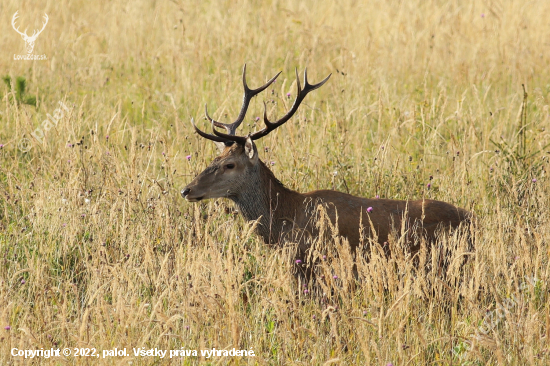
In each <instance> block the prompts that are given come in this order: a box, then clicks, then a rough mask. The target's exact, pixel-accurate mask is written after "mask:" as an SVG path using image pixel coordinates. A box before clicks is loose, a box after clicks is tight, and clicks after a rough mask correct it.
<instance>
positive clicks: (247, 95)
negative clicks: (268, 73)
mask: <svg viewBox="0 0 550 366" xmlns="http://www.w3.org/2000/svg"><path fill="white" fill-rule="evenodd" d="M279 75H281V72H280V71H279V73H277V75H275V76H274V77H272V78H271V80H269V81H268V82H267V83H266V84H264V85H262V86H260V87H259V88H257V89H250V88H249V87H248V84H247V83H246V64H244V67H243V88H244V95H243V104H242V107H241V111H240V112H239V115H238V116H237V119H236V120H235V121H234V122H233V123H221V122H218V121H215V120H213V119H211V118H210V117H208V116H207V118H208V119H209V120H210V121H211V122H212V123H213V124H214V126H216V127H220V128H225V130H226V131H227V132H228V134H229V135H231V136H234V135H235V132H236V131H237V128H238V127H239V126H240V125H241V123H242V122H243V120H244V117H245V116H246V112H247V110H248V106H249V104H250V100H251V99H252V98H253V97H254V96H256V95H257V94H258V93H261V92H262V91H264V90H265V89H267V87H268V86H270V85H271V83H273V82H274V81H275V79H277V77H278V76H279Z"/></svg>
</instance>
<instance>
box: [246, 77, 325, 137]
mask: <svg viewBox="0 0 550 366" xmlns="http://www.w3.org/2000/svg"><path fill="white" fill-rule="evenodd" d="M331 75H332V73H331V74H329V75H328V76H327V77H326V78H325V79H324V80H323V81H321V82H320V83H317V84H310V83H308V81H307V68H306V69H305V70H304V88H303V89H302V86H301V85H300V78H299V77H298V70H297V69H296V86H297V89H298V94H297V95H296V99H295V100H294V103H293V104H292V107H291V108H290V110H289V111H288V112H287V114H285V115H284V116H283V117H282V118H281V119H280V120H278V121H275V122H270V121H269V120H268V118H267V111H266V107H265V103H264V123H265V128H263V129H262V130H260V131H258V132H255V133H253V134H252V135H251V136H250V138H251V139H252V140H257V139H259V138H262V137H264V136H266V135H267V134H268V133H270V132H271V131H273V130H274V129H276V128H277V127H279V126H281V125H282V124H284V123H285V122H287V121H288V120H289V119H291V118H292V116H293V115H294V113H296V111H297V110H298V107H300V104H301V103H302V101H303V100H304V98H305V97H306V95H307V94H308V93H309V92H311V91H313V90H315V89H318V88H320V87H321V86H323V84H324V83H326V82H327V80H328V79H329V78H330V76H331Z"/></svg>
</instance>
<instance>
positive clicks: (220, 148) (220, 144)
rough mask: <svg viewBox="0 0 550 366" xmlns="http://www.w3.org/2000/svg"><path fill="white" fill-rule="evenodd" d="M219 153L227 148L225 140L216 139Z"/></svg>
mask: <svg viewBox="0 0 550 366" xmlns="http://www.w3.org/2000/svg"><path fill="white" fill-rule="evenodd" d="M214 143H215V144H216V147H217V148H218V151H219V153H220V154H221V153H222V152H223V151H224V150H225V144H224V143H223V142H218V141H214Z"/></svg>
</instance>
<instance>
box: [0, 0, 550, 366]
mask: <svg viewBox="0 0 550 366" xmlns="http://www.w3.org/2000/svg"><path fill="white" fill-rule="evenodd" d="M0 10H1V11H0V14H1V16H0V31H1V32H0V42H1V43H0V44H1V45H2V47H1V52H0V56H1V57H0V76H1V77H5V76H10V77H11V80H12V82H11V89H10V88H8V86H7V83H5V82H1V81H0V83H1V85H0V100H1V106H0V125H1V128H0V144H1V145H0V253H1V254H0V364H1V365H11V364H36V365H38V364H44V365H47V364H52V365H66V364H68V365H72V364H84V365H87V364H102V365H103V364H105V365H128V364H132V365H195V364H201V365H202V364H205V365H206V364H212V365H225V364H230V365H248V364H250V365H256V364H258V365H324V364H333V365H382V366H384V365H387V364H393V365H400V366H401V365H548V364H550V348H549V347H550V346H549V344H550V306H549V304H548V302H549V296H548V291H549V286H548V283H549V280H550V277H549V275H550V273H549V271H550V266H549V256H550V247H549V241H550V220H549V219H550V204H549V203H550V200H549V199H548V194H549V193H550V192H549V191H550V181H549V179H548V175H547V170H548V167H549V154H550V147H549V146H548V144H550V134H549V127H550V126H549V119H550V110H549V106H548V105H549V103H550V94H549V93H550V71H549V70H550V68H549V64H550V22H549V21H548V20H549V19H550V2H548V1H543V0H540V1H530V2H525V1H519V0H509V1H504V0H502V1H498V0H495V1H493V0H489V1H486V2H483V3H482V2H476V1H430V0H429V1H420V0H410V1H368V2H360V1H338V2H328V1H326V2H317V1H306V2H302V3H298V2H293V1H277V0H275V1H265V2H264V1H244V0H242V1H205V2H188V1H179V0H174V1H164V2H161V1H140V2H125V1H120V0H115V1H83V0H75V1H59V2H48V1H29V0H23V1H13V0H6V1H3V2H1V3H0ZM17 10H18V11H19V16H20V17H19V19H17V25H18V26H19V29H20V30H23V29H25V28H28V29H29V30H28V34H31V33H32V29H33V28H34V29H38V28H40V27H41V24H42V21H43V18H42V16H43V14H44V13H47V14H48V16H49V23H48V24H47V26H46V28H45V29H44V31H43V32H42V33H41V34H40V36H39V37H38V38H37V40H36V44H35V47H34V51H33V52H34V54H37V55H46V56H47V60H41V61H22V60H14V55H19V54H23V55H24V54H26V51H25V43H24V41H23V40H22V38H21V36H19V35H18V34H17V33H16V32H15V31H14V29H13V28H12V26H11V19H12V16H13V14H14V13H15V12H16V11H17ZM244 63H247V67H248V70H247V71H248V73H247V75H248V81H249V85H250V86H252V87H255V86H257V85H260V84H261V83H263V82H265V81H266V80H267V79H268V78H270V77H271V76H273V75H275V74H276V73H277V72H278V71H283V74H282V75H281V76H280V77H279V79H278V80H277V82H276V83H275V84H274V86H273V87H270V88H269V89H268V90H267V91H266V92H264V93H263V94H261V95H260V96H258V97H257V98H255V99H254V101H253V102H252V104H251V108H250V110H249V114H248V116H247V119H246V120H245V124H243V127H244V128H242V129H241V133H242V134H244V133H247V132H248V131H250V130H256V129H259V128H261V124H260V123H261V122H260V123H258V124H256V122H255V117H257V116H261V113H262V111H263V109H262V108H263V101H267V102H268V105H269V109H268V110H269V114H270V116H275V115H281V114H282V113H284V111H286V110H287V108H289V104H290V103H291V102H292V100H293V96H294V95H295V93H296V92H295V87H296V85H295V82H294V80H295V78H294V68H298V70H300V71H303V69H304V68H305V67H306V66H307V67H308V74H309V79H310V81H311V82H317V81H319V80H321V79H322V78H324V77H325V76H326V75H327V74H329V73H332V74H333V75H332V77H331V79H330V80H329V82H328V83H327V84H326V85H325V86H323V87H322V88H321V89H319V90H318V91H315V92H313V93H311V94H310V95H309V96H308V97H307V99H306V100H305V102H304V103H303V105H302V107H301V109H300V111H299V112H298V114H297V116H296V117H295V118H293V119H292V121H290V122H288V123H287V124H286V125H285V126H283V127H282V128H280V129H278V130H277V131H276V132H274V133H272V134H270V135H269V136H268V137H266V138H264V139H263V140H260V141H259V143H258V148H259V150H260V158H261V159H262V160H264V161H266V162H269V164H271V162H273V165H272V169H273V171H274V173H275V175H276V176H277V177H278V178H279V179H280V180H281V181H282V182H283V183H284V184H285V185H287V186H288V187H290V188H292V189H296V190H298V191H301V192H305V191H310V190H314V189H336V190H340V191H344V192H349V193H351V194H354V195H359V196H364V197H374V196H376V195H379V196H380V197H382V198H394V199H420V198H423V197H425V198H433V199H438V200H442V201H447V202H450V203H453V204H455V205H457V206H460V207H464V208H466V209H468V210H471V211H473V212H474V213H475V214H476V216H477V224H476V225H475V226H472V227H470V228H468V229H469V230H470V231H471V233H472V238H473V243H474V244H475V251H474V252H473V253H472V254H471V255H470V261H469V262H468V263H467V264H466V265H465V266H464V267H462V268H460V267H458V266H451V267H449V272H448V273H447V275H446V276H445V277H444V278H443V277H442V276H440V275H439V274H437V273H435V272H433V271H429V270H425V269H424V268H415V267H414V265H413V263H412V260H411V259H410V258H408V257H407V256H406V255H405V253H404V252H403V251H401V252H399V250H396V255H394V256H393V257H392V258H383V257H381V256H380V255H379V254H377V253H378V252H373V254H372V256H370V261H367V260H366V259H365V258H366V257H365V256H363V257H360V258H358V259H357V267H358V270H359V273H360V276H359V278H357V279H356V278H354V277H353V275H352V270H351V269H352V259H351V257H350V255H349V254H348V251H347V250H346V247H345V245H342V244H341V243H340V242H339V241H338V240H336V243H332V242H331V243H326V248H325V249H324V250H325V253H326V254H327V260H326V261H324V262H322V263H321V264H320V268H319V271H320V272H321V273H325V274H327V276H326V277H325V279H323V280H320V281H319V282H320V283H319V284H318V287H317V288H316V290H315V291H313V289H312V291H310V292H309V293H304V291H303V290H302V289H303V284H302V283H298V282H297V280H296V279H295V277H294V276H293V275H292V271H293V263H292V257H291V255H290V252H291V251H292V248H291V247H286V248H276V247H268V246H266V245H264V244H263V242H262V241H261V239H260V238H258V237H257V236H255V235H254V234H253V233H252V230H251V228H252V226H251V225H250V224H249V223H246V222H244V220H243V219H242V218H241V217H240V216H238V215H235V213H234V212H233V208H232V207H233V205H232V203H231V202H229V201H225V200H217V201H206V202H201V203H196V204H192V203H188V202H186V201H185V200H184V199H183V198H182V197H181V195H180V190H181V189H182V188H183V187H184V186H185V185H186V184H187V183H189V182H190V181H191V180H192V178H193V177H194V176H195V175H196V174H197V173H199V172H200V171H202V170H203V169H204V168H205V167H206V166H207V165H208V163H209V162H210V161H211V160H212V159H213V158H214V157H215V156H216V150H215V147H214V144H213V143H212V142H210V141H207V140H205V139H203V138H200V137H199V136H197V135H196V134H195V133H194V131H193V130H192V126H191V124H190V118H191V117H194V118H195V120H197V121H198V122H199V125H200V127H201V128H203V129H205V130H208V129H209V126H208V124H207V123H206V121H204V120H203V117H204V104H205V103H208V106H209V110H210V111H211V113H212V114H213V116H214V117H215V118H220V119H222V120H224V121H229V120H231V119H232V118H234V116H236V114H237V113H238V109H239V108H240V102H241V97H242V86H241V81H240V80H241V70H242V66H243V64H244ZM18 77H24V78H25V79H26V90H25V92H24V93H21V87H20V86H16V82H15V80H16V78H18ZM19 84H20V83H19ZM522 84H523V85H524V87H525V92H526V95H524V89H523V87H522ZM18 88H19V89H18ZM288 92H290V93H291V98H290V99H289V98H287V96H286V94H287V93H288ZM33 97H35V98H36V103H35V104H36V106H34V105H32V98H33ZM60 101H61V102H62V103H64V105H66V106H67V107H68V108H69V109H70V112H67V113H65V114H64V115H63V118H60V120H59V122H58V124H57V125H56V126H55V127H53V128H51V129H50V130H49V131H47V132H46V133H45V136H44V138H43V143H42V144H41V143H39V142H38V141H37V140H36V139H35V138H34V137H32V136H31V133H32V132H33V131H34V130H35V129H36V128H38V127H40V126H41V123H42V121H44V120H45V119H46V118H47V114H50V115H51V114H53V113H54V111H55V109H56V108H58V106H59V104H58V102H60ZM27 103H31V104H27ZM24 139H27V140H24ZM22 140H23V141H26V142H25V143H27V144H30V146H24V145H25V143H23V145H22V143H21V141H22ZM21 146H23V149H22V148H21ZM265 148H268V149H267V150H268V151H267V152H266V151H265ZM22 150H28V151H22ZM188 156H190V157H189V159H188ZM428 183H430V185H431V186H430V187H429V188H428ZM394 239H395V240H394V242H392V243H390V244H391V245H394V246H395V247H396V248H399V246H400V243H401V242H402V241H400V240H399V237H395V238H394ZM464 240H465V238H464V237H463V236H460V235H454V236H451V237H449V238H446V239H442V241H441V242H440V243H439V244H440V245H441V246H443V247H444V248H449V258H450V261H454V262H455V263H456V259H459V258H460V255H462V254H463V253H459V252H458V251H457V250H453V249H452V248H455V247H457V246H460V243H463V241H464ZM427 260H430V258H427ZM333 275H337V276H338V279H337V280H335V279H333V278H332V276H333ZM480 327H482V328H483V329H484V332H481V331H480V330H479V328H480ZM141 347H145V349H154V348H157V349H163V350H182V349H187V350H201V349H212V348H216V349H232V348H236V349H246V350H253V351H254V353H255V355H256V356H255V357H212V358H206V357H201V356H200V354H199V356H198V357H177V358H172V359H169V358H167V357H165V358H159V357H135V356H134V354H133V351H132V348H141ZM13 348H18V349H22V350H24V349H41V348H43V349H50V348H59V349H62V348H70V349H74V348H95V349H96V350H97V352H99V354H100V355H102V352H103V350H111V349H114V348H118V349H121V348H126V349H127V350H128V353H129V355H128V356H126V357H122V356H117V357H108V358H102V357H99V358H91V357H75V356H74V355H71V356H68V357H55V358H49V359H45V358H40V359H33V360H25V359H24V358H21V357H13V356H12V355H11V350H12V349H13Z"/></svg>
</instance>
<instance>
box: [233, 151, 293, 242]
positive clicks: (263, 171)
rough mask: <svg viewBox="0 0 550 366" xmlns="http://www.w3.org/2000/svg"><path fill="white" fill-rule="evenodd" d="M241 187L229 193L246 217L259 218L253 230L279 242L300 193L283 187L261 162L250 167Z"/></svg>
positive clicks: (289, 223)
mask: <svg viewBox="0 0 550 366" xmlns="http://www.w3.org/2000/svg"><path fill="white" fill-rule="evenodd" d="M253 169H254V170H253V171H252V174H251V175H250V176H249V179H247V181H246V183H245V187H244V189H242V190H241V191H240V192H239V193H238V194H236V195H234V196H232V197H230V198H231V199H232V200H233V201H234V202H235V204H236V205H237V207H238V209H239V211H241V213H242V215H243V216H244V218H245V219H246V220H248V221H256V220H259V222H258V225H257V226H256V234H258V235H260V236H261V237H262V238H263V240H264V242H266V243H268V244H275V243H279V242H281V241H282V240H281V239H282V238H281V235H282V234H283V233H284V232H286V231H287V230H289V229H291V227H292V222H293V221H294V220H295V218H296V215H297V213H298V207H297V206H298V205H299V204H300V203H301V202H302V201H303V198H302V197H301V196H302V195H301V194H300V193H298V192H295V191H292V190H290V189H288V188H286V187H285V186H284V185H283V184H282V183H281V182H280V181H279V180H278V179H277V178H276V177H275V176H274V175H273V173H272V172H271V170H269V168H268V167H267V166H266V165H265V164H264V163H263V162H262V161H258V164H257V165H256V166H255V167H254V168H253Z"/></svg>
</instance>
